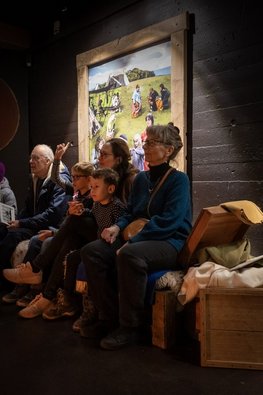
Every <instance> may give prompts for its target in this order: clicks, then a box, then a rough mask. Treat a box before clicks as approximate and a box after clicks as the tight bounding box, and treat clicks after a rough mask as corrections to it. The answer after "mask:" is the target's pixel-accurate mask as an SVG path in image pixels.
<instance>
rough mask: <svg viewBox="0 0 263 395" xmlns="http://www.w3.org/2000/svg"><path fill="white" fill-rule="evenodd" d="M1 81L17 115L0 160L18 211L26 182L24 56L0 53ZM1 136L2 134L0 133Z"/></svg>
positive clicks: (26, 137)
mask: <svg viewBox="0 0 263 395" xmlns="http://www.w3.org/2000/svg"><path fill="white" fill-rule="evenodd" d="M0 78H1V79H2V80H4V81H5V82H6V83H7V85H8V86H9V88H11V90H12V91H13V93H14V95H15V97H16V100H17V103H18V106H19V111H20V122H19V127H18V130H17V133H16V135H15V137H14V138H13V140H12V141H11V142H10V143H9V144H8V146H7V147H6V148H4V149H2V150H1V151H0V160H1V161H3V162H4V163H5V165H6V177H7V178H8V180H9V183H10V185H11V187H12V189H13V190H14V192H15V195H16V197H17V202H18V207H19V208H21V207H22V205H23V203H24V199H25V195H26V191H27V181H28V157H29V151H28V150H29V140H28V116H29V113H28V68H27V65H26V55H25V54H24V53H21V52H13V51H7V50H2V51H0ZM0 133H5V131H4V130H0Z"/></svg>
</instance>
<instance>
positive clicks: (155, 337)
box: [152, 206, 263, 366]
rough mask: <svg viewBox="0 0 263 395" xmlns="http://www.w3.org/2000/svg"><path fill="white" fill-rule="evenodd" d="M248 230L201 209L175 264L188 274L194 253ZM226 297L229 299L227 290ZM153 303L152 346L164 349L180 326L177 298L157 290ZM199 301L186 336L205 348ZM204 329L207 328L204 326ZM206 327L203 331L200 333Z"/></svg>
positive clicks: (214, 210)
mask: <svg viewBox="0 0 263 395" xmlns="http://www.w3.org/2000/svg"><path fill="white" fill-rule="evenodd" d="M248 228H249V225H247V224H245V223H243V222H241V221H240V220H239V219H238V218H237V217H236V216H235V215H234V214H232V213H231V212H228V211H227V210H225V209H224V208H222V207H221V206H213V207H207V208H204V209H202V210H201V212H200V214H199V216H198V218H197V220H196V222H195V224H194V226H193V229H192V232H191V234H190V235H189V237H188V239H187V242H186V244H185V246H184V248H183V250H182V251H181V253H180V254H179V257H178V261H179V263H180V264H181V265H182V266H183V267H184V268H185V270H187V269H188V267H189V266H191V265H192V264H193V263H195V262H196V252H197V251H198V250H199V249H200V248H202V247H207V246H212V245H220V244H226V243H231V242H234V241H238V240H240V239H242V238H243V237H244V235H245V233H246V231H247V230H248ZM233 292H235V291H233ZM251 292H257V290H253V289H251ZM227 293H228V295H229V290H228V291H227ZM230 293H231V292H230ZM154 300H155V301H154V304H153V306H152V344H153V345H155V346H157V347H160V348H162V349H167V348H169V347H171V346H173V345H174V344H175V342H176V334H177V327H178V326H179V325H180V323H179V322H178V314H177V311H176V306H177V298H176V294H175V293H174V292H173V291H171V290H156V291H155V298H154ZM262 300H263V299H262ZM198 301H199V299H198V298H197V299H196V300H195V307H194V313H193V314H192V320H190V321H191V322H189V324H188V325H189V332H191V333H194V336H195V337H196V338H198V339H199V340H200V341H201V347H204V339H207V337H205V336H204V335H203V332H202V335H201V336H200V332H201V329H200V327H201V322H203V316H202V314H203V313H202V312H201V311H203V310H202V309H201V311H200V303H199V302H198ZM202 301H203V299H202ZM197 302H198V303H197ZM261 311H263V309H262V310H261ZM244 318H245V317H244ZM193 320H194V330H193V328H192V327H191V326H193ZM205 327H206V328H207V326H205ZM205 327H204V326H203V327H202V328H203V330H204V328H205ZM202 339H203V340H202ZM206 349H207V348H206ZM202 361H203V362H202V363H203V365H204V366H207V365H205V363H206V364H207V363H208V362H204V361H205V360H204V359H203V360H202Z"/></svg>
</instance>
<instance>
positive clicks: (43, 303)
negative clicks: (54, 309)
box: [18, 294, 52, 318]
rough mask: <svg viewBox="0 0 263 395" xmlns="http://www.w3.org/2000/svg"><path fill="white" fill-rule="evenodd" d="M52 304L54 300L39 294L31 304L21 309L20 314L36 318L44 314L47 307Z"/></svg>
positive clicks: (24, 316)
mask: <svg viewBox="0 0 263 395" xmlns="http://www.w3.org/2000/svg"><path fill="white" fill-rule="evenodd" d="M51 305H52V301H51V300H49V299H46V298H44V297H43V295H42V294H39V295H37V296H36V297H35V299H33V300H32V302H30V303H29V305H28V306H27V307H26V308H24V309H23V310H20V311H19V313H18V315H19V316H20V317H23V318H35V317H38V316H39V315H42V314H43V313H44V311H45V310H46V309H48V308H49V307H50V306H51Z"/></svg>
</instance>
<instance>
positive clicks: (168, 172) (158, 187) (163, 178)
mask: <svg viewBox="0 0 263 395" xmlns="http://www.w3.org/2000/svg"><path fill="white" fill-rule="evenodd" d="M173 170H174V168H173V167H170V168H169V169H168V170H167V171H166V173H165V174H164V175H163V176H162V178H161V179H160V181H159V182H158V184H157V185H156V187H155V188H154V190H153V191H152V194H151V197H150V200H149V202H148V205H147V214H148V216H149V218H151V215H150V205H151V203H152V200H153V198H154V196H155V195H156V193H157V192H158V191H159V189H160V188H161V186H162V185H163V183H164V181H165V180H166V178H167V177H168V176H169V174H170V173H171V172H172V171H173Z"/></svg>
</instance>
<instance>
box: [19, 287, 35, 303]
mask: <svg viewBox="0 0 263 395" xmlns="http://www.w3.org/2000/svg"><path fill="white" fill-rule="evenodd" d="M35 297H36V292H35V291H33V290H32V289H31V290H30V291H29V292H28V293H26V294H25V295H24V296H22V298H20V299H18V300H17V301H16V305H17V306H19V307H27V306H28V305H29V303H30V302H32V300H33V299H35Z"/></svg>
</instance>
